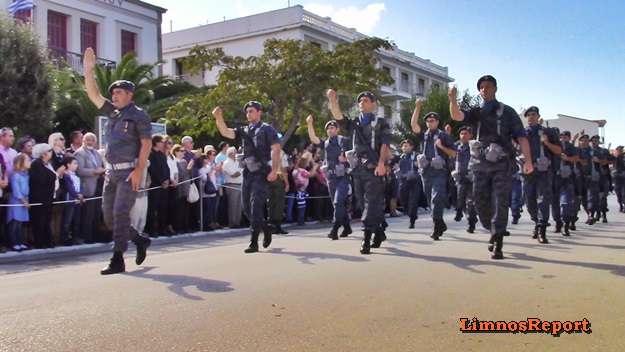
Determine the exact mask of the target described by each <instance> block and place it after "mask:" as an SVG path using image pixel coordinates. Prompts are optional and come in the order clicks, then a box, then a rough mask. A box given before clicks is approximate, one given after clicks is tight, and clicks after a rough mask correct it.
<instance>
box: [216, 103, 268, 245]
mask: <svg viewBox="0 0 625 352" xmlns="http://www.w3.org/2000/svg"><path fill="white" fill-rule="evenodd" d="M243 110H244V111H245V116H246V117H247V121H248V122H249V125H248V126H247V127H245V128H244V129H243V128H237V129H232V128H228V126H227V125H226V122H225V121H224V118H223V115H222V110H221V108H220V107H216V108H215V109H213V115H214V116H215V120H216V121H217V128H218V129H219V133H221V135H222V136H224V137H226V138H229V139H241V140H242V142H243V159H242V162H243V163H244V164H245V168H244V169H243V183H242V184H241V198H242V203H243V213H244V214H245V216H247V218H248V219H249V220H250V231H251V237H250V245H249V246H248V248H246V249H245V251H244V252H245V253H254V252H258V236H259V235H260V232H261V231H262V232H263V235H264V237H263V248H267V247H269V245H270V244H271V241H272V237H271V235H272V231H273V229H272V227H271V226H270V225H269V224H268V223H267V221H266V220H265V205H266V203H267V199H269V183H270V182H273V181H275V180H276V178H277V177H278V169H279V168H280V142H279V140H278V133H277V132H276V130H275V129H274V128H273V127H272V126H271V125H268V124H266V123H264V122H262V121H261V116H262V114H263V106H262V105H261V104H260V103H259V102H257V101H250V102H248V103H246V104H245V105H244V106H243Z"/></svg>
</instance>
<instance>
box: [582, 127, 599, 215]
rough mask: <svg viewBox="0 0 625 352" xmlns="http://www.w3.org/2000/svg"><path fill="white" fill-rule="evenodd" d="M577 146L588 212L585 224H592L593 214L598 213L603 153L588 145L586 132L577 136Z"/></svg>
mask: <svg viewBox="0 0 625 352" xmlns="http://www.w3.org/2000/svg"><path fill="white" fill-rule="evenodd" d="M579 147H580V149H581V154H580V158H581V161H580V163H581V165H582V175H583V181H584V188H583V189H584V191H585V193H586V194H585V199H583V200H584V201H585V202H586V206H585V209H586V212H587V213H588V220H586V224H588V225H593V224H594V223H595V222H597V220H596V218H595V215H596V214H597V213H599V210H600V208H599V201H600V198H599V193H600V189H601V171H600V168H599V166H600V162H601V161H602V160H603V153H602V152H601V150H600V149H596V148H594V147H593V146H592V145H590V139H589V137H588V135H587V134H584V135H582V136H581V137H579Z"/></svg>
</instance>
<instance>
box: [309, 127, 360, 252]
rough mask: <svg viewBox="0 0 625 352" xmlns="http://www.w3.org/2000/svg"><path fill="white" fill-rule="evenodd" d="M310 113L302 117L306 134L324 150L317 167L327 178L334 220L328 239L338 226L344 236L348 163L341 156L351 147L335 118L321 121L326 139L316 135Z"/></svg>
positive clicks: (347, 230) (333, 236)
mask: <svg viewBox="0 0 625 352" xmlns="http://www.w3.org/2000/svg"><path fill="white" fill-rule="evenodd" d="M313 121H314V120H313V117H312V115H309V116H308V117H307V118H306V122H307V123H308V137H309V138H310V141H311V142H313V144H314V145H315V146H317V148H320V149H322V150H325V154H326V155H325V161H324V165H323V166H322V167H321V171H322V172H323V174H324V175H325V176H326V179H327V180H328V189H329V191H330V198H331V199H332V204H333V205H334V222H333V225H332V230H330V233H329V234H328V238H330V239H332V240H338V239H339V234H338V232H339V229H340V228H341V226H342V227H343V231H342V232H341V237H347V236H348V235H349V234H351V233H352V228H351V226H350V225H349V214H348V212H347V209H348V205H349V204H348V203H347V201H348V192H349V181H350V180H349V175H348V174H347V171H348V168H349V164H347V158H345V152H346V151H348V150H350V149H352V148H351V141H350V139H349V138H347V137H343V136H340V135H339V131H340V128H339V124H338V122H336V121H335V120H331V121H328V122H327V123H326V125H325V130H326V133H327V134H328V138H327V139H322V138H319V137H317V135H316V134H315V129H314V127H313Z"/></svg>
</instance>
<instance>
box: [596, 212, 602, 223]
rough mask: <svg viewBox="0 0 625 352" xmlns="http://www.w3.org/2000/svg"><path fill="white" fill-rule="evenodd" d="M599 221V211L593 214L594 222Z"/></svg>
mask: <svg viewBox="0 0 625 352" xmlns="http://www.w3.org/2000/svg"><path fill="white" fill-rule="evenodd" d="M599 220H601V211H596V212H595V222H597V221H599Z"/></svg>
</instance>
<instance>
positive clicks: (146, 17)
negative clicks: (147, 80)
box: [0, 0, 167, 74]
mask: <svg viewBox="0 0 625 352" xmlns="http://www.w3.org/2000/svg"><path fill="white" fill-rule="evenodd" d="M12 2H13V0H0V6H1V8H2V10H3V11H6V9H7V8H8V6H9V5H10V4H11V3H12ZM33 5H34V7H33V9H32V10H25V11H20V12H18V13H16V14H15V17H16V18H19V19H22V20H25V21H30V22H31V23H32V26H33V28H34V29H35V30H36V31H37V33H39V36H40V37H41V40H42V43H43V44H44V45H45V46H47V47H48V48H49V49H50V52H51V55H52V56H53V57H55V58H57V59H64V60H66V61H67V62H68V63H69V64H70V66H72V67H73V68H74V69H76V70H77V71H78V72H81V71H82V53H84V51H85V49H86V48H88V47H92V48H93V49H94V50H95V52H96V56H97V58H98V60H99V63H100V64H101V65H109V66H115V65H116V63H117V62H118V61H119V60H120V59H121V58H122V56H124V54H126V53H127V52H129V51H134V52H135V53H136V54H137V57H138V60H139V61H140V62H142V63H154V62H156V61H158V60H160V59H161V58H162V56H161V53H162V45H161V43H162V35H161V22H162V15H163V13H165V12H166V11H167V10H166V9H164V8H161V7H158V6H154V5H151V4H148V3H146V2H143V1H139V0H33ZM158 73H159V74H160V73H162V72H158Z"/></svg>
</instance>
